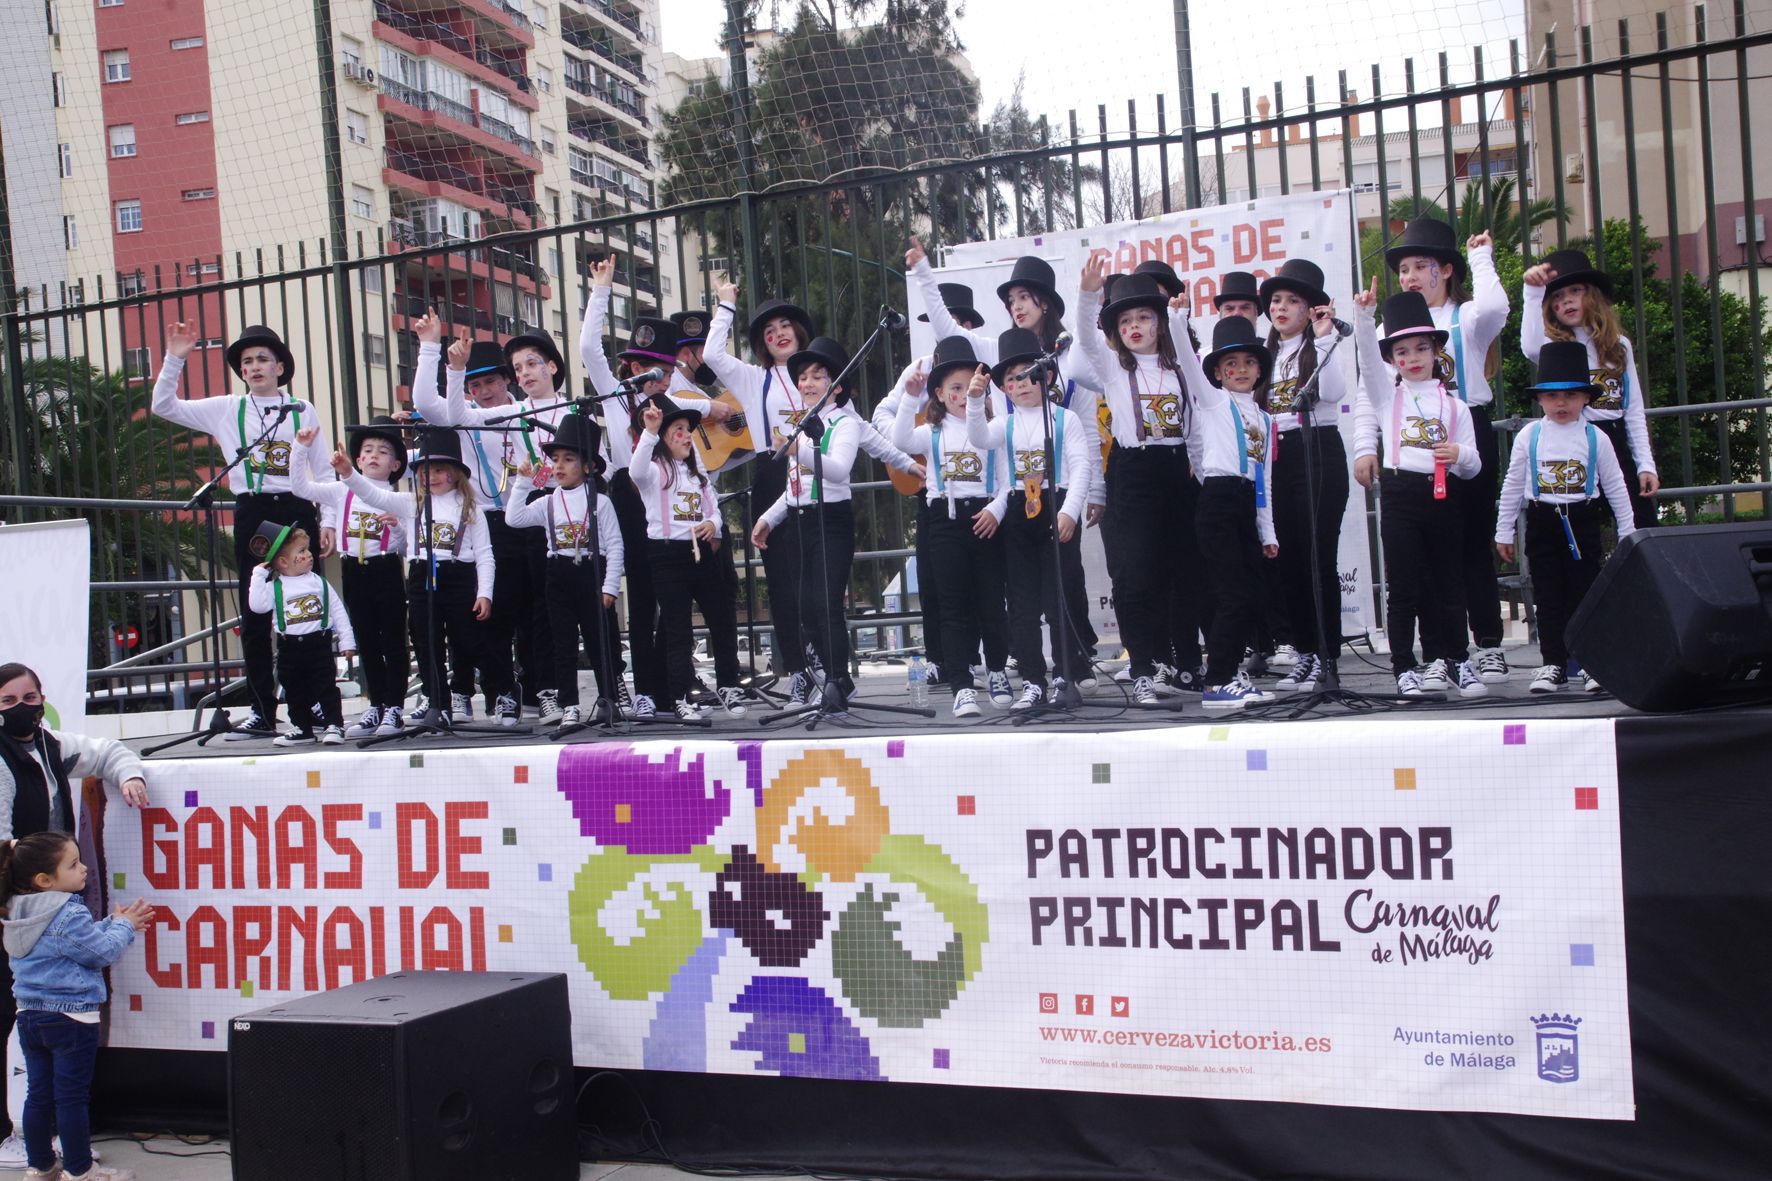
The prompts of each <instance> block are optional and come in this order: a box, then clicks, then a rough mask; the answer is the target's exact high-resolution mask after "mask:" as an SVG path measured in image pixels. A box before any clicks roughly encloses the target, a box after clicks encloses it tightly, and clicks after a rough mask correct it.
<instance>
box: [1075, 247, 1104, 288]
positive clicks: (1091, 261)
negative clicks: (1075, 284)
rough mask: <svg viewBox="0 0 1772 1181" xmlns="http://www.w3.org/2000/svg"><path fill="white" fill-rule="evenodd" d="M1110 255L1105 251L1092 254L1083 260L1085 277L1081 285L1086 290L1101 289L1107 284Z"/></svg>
mask: <svg viewBox="0 0 1772 1181" xmlns="http://www.w3.org/2000/svg"><path fill="white" fill-rule="evenodd" d="M1107 274H1108V256H1107V253H1106V252H1105V251H1104V252H1102V253H1099V254H1091V255H1090V256H1089V257H1088V258H1086V259H1084V260H1083V278H1082V281H1081V286H1082V289H1083V290H1084V291H1100V290H1101V289H1102V288H1103V287H1104V286H1106V284H1107Z"/></svg>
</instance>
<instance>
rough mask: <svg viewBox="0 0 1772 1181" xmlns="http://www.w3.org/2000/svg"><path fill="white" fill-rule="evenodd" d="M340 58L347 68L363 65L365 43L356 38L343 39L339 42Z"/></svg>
mask: <svg viewBox="0 0 1772 1181" xmlns="http://www.w3.org/2000/svg"><path fill="white" fill-rule="evenodd" d="M338 52H339V57H340V58H342V59H343V60H344V63H345V65H347V66H360V65H362V64H363V42H361V41H359V40H357V39H356V38H355V37H341V38H340V39H339V42H338Z"/></svg>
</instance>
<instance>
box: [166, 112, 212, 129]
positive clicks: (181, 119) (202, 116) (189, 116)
mask: <svg viewBox="0 0 1772 1181" xmlns="http://www.w3.org/2000/svg"><path fill="white" fill-rule="evenodd" d="M173 122H174V123H177V124H178V125H179V126H180V127H183V126H185V125H187V124H190V123H207V122H209V112H208V111H186V112H185V113H184V114H182V115H179V116H178V117H176V118H175V119H173Z"/></svg>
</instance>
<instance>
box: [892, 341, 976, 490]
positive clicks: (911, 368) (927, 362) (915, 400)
mask: <svg viewBox="0 0 1772 1181" xmlns="http://www.w3.org/2000/svg"><path fill="white" fill-rule="evenodd" d="M934 364H935V359H934V354H932V353H925V354H924V355H923V356H921V357H916V358H913V359H912V361H911V363H910V364H909V365H906V366H905V367H904V368H903V369H902V370H900V371H899V374H898V381H897V382H896V383H895V384H894V385H893V387H892V389H891V391H890V392H889V393H888V394H887V395H886V396H885V397H884V398H881V399H880V404H879V405H878V406H875V407H874V413H873V416H872V418H870V419H869V421H868V425H869V426H871V427H873V428H874V430H875V431H877V432H878V433H879V434H880V436H881V437H882V438H884V439H886V440H887V441H888V442H890V443H892V445H893V446H894V447H897V448H898V449H899V450H900V451H903V452H905V453H906V454H907V455H909V456H911V457H912V458H915V457H916V456H918V455H921V454H923V453H922V452H921V451H911V450H910V449H908V448H905V447H902V446H899V444H898V442H897V440H896V439H895V438H894V437H893V431H895V430H896V429H897V425H898V408H899V406H900V404H902V403H903V402H905V401H907V400H908V401H909V402H910V403H911V413H912V415H913V416H914V415H916V414H919V413H921V412H922V411H923V410H924V409H925V408H927V407H928V405H929V397H930V395H929V392H928V390H927V389H925V390H924V391H923V392H921V393H918V394H912V393H910V392H909V388H908V387H909V385H910V381H911V378H913V377H914V376H916V374H917V372H918V371H919V370H921V371H922V372H923V373H924V374H927V373H928V372H929V370H930V368H931V367H932V366H933V365H934ZM967 376H968V378H970V376H971V375H970V374H968V375H967ZM985 396H986V397H988V398H989V399H990V402H991V413H992V414H995V415H1002V414H1006V413H1008V406H1009V403H1008V402H1007V401H1006V400H1005V399H1004V397H1003V391H1002V390H1000V389H998V388H997V387H996V386H995V385H992V386H990V387H989V388H988V389H987V391H986V394H985ZM863 447H864V448H865V447H866V440H865V439H864V440H863ZM924 466H925V467H927V466H928V465H927V464H925V465H924ZM931 486H932V483H931V480H930V477H929V476H927V475H925V476H924V477H923V487H924V488H929V487H931Z"/></svg>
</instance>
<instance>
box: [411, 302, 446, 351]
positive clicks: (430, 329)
mask: <svg viewBox="0 0 1772 1181" xmlns="http://www.w3.org/2000/svg"><path fill="white" fill-rule="evenodd" d="M412 331H413V332H414V333H416V334H417V336H418V338H419V339H420V340H422V341H424V342H425V343H426V344H441V343H442V342H443V321H442V319H441V318H439V317H438V315H437V309H436V308H426V309H425V314H424V315H422V316H420V317H419V318H418V319H416V320H414V321H413V322H412Z"/></svg>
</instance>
